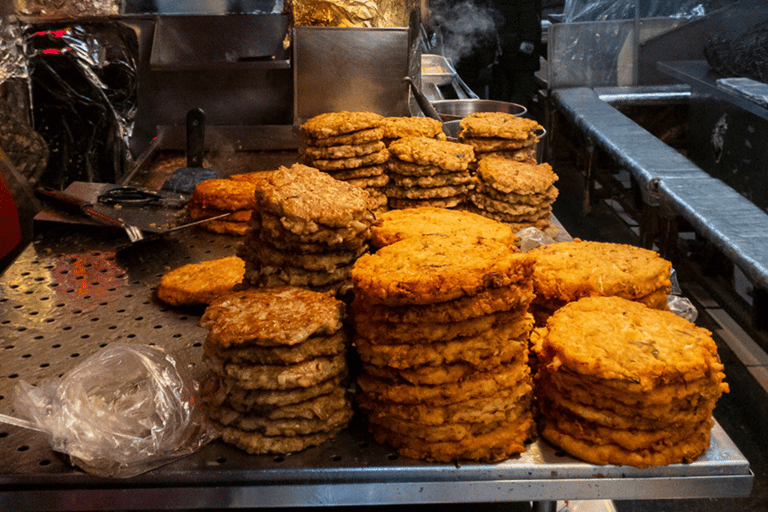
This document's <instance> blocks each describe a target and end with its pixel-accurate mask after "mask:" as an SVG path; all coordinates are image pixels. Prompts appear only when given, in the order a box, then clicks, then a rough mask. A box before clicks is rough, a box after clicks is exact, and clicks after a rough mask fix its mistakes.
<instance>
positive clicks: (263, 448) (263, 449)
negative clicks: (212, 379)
mask: <svg viewBox="0 0 768 512" xmlns="http://www.w3.org/2000/svg"><path fill="white" fill-rule="evenodd" d="M219 430H220V431H221V438H222V440H224V442H226V443H229V444H233V445H235V446H237V447H238V448H240V449H241V450H245V451H246V452H248V453H250V454H252V455H262V454H268V453H272V454H288V453H294V452H298V451H301V450H304V449H306V448H309V447H310V446H316V445H318V444H321V443H323V442H325V441H327V440H329V439H332V438H333V437H335V436H336V435H337V434H338V433H339V432H341V430H343V428H342V427H339V428H337V429H336V430H333V431H329V432H318V433H314V434H307V435H299V436H265V435H263V434H260V433H258V432H246V431H244V430H240V429H237V428H232V427H225V426H223V425H221V426H220V428H219Z"/></svg>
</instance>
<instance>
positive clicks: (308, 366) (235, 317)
mask: <svg viewBox="0 0 768 512" xmlns="http://www.w3.org/2000/svg"><path fill="white" fill-rule="evenodd" d="M343 307H344V306H343V303H341V302H340V301H339V300H337V299H335V298H334V297H333V296H332V295H330V294H324V293H319V292H314V291H311V290H306V289H302V288H295V287H285V288H270V289H255V288H251V289H249V290H245V291H243V292H232V293H230V294H227V295H224V296H222V297H220V298H218V299H216V300H214V301H213V302H212V303H211V304H210V305H209V306H208V308H206V310H205V313H204V314H203V317H202V319H201V325H203V326H204V327H206V328H207V329H208V334H207V336H206V339H205V342H204V345H203V347H204V355H203V361H204V363H205V365H206V366H207V367H208V369H209V375H208V377H207V379H206V381H205V382H204V383H203V386H202V390H201V396H202V399H203V401H204V403H205V404H206V405H207V408H208V413H209V416H210V417H211V418H212V419H213V420H214V421H215V422H217V423H218V427H219V429H220V430H221V432H222V437H223V439H224V441H226V442H228V443H231V444H234V445H236V446H238V447H240V448H241V449H243V450H246V451H247V452H249V453H252V454H266V453H291V452H296V451H299V450H303V449H304V448H307V447H309V446H313V445H317V444H319V443H322V442H323V441H325V440H327V439H329V438H331V437H333V436H334V435H335V434H337V433H338V432H339V431H340V430H342V429H343V428H345V427H346V426H347V424H348V423H349V420H350V419H351V418H352V405H351V399H350V397H349V396H348V395H347V393H346V380H347V376H348V368H347V362H346V350H347V346H348V339H347V336H346V332H345V331H344V330H343V327H342V315H343Z"/></svg>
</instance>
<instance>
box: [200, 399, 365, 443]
mask: <svg viewBox="0 0 768 512" xmlns="http://www.w3.org/2000/svg"><path fill="white" fill-rule="evenodd" d="M208 414H209V416H210V417H211V418H212V419H213V420H214V421H216V422H218V423H220V424H221V425H224V426H227V427H233V428H236V429H238V430H242V431H245V432H258V433H260V434H262V435H265V436H268V437H274V436H281V437H283V436H287V437H295V436H305V435H310V434H315V433H318V432H328V431H336V430H338V429H339V428H343V427H345V426H347V424H348V423H349V420H350V419H351V418H352V407H351V405H350V404H349V403H348V401H347V400H345V401H344V405H343V406H342V407H339V408H337V409H334V410H330V411H327V415H326V414H324V415H326V416H327V417H325V418H322V419H321V418H280V419H269V418H265V417H264V416H260V415H247V414H242V413H239V412H237V411H235V410H234V409H230V408H228V407H226V406H223V407H215V408H211V409H210V410H209V412H208Z"/></svg>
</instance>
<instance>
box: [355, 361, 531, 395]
mask: <svg viewBox="0 0 768 512" xmlns="http://www.w3.org/2000/svg"><path fill="white" fill-rule="evenodd" d="M527 379H530V371H529V369H528V365H527V364H526V362H525V361H522V360H520V361H518V360H515V361H513V362H512V363H509V364H500V365H498V366H497V367H495V368H491V369H488V370H486V371H484V372H478V373H476V374H474V375H472V376H470V377H468V378H466V379H464V380H462V381H459V382H455V383H448V384H444V385H441V386H416V385H412V384H402V383H393V382H391V381H389V380H382V379H378V378H375V377H373V376H371V375H368V374H361V375H360V376H359V377H358V379H357V385H358V386H359V387H360V389H361V391H362V392H363V393H365V394H366V395H368V396H369V397H370V398H371V399H373V400H379V401H387V402H393V403H399V404H425V405H449V404H455V403H457V402H463V401H465V400H471V399H474V398H481V397H490V396H495V395H496V394H497V393H500V392H503V391H504V390H508V389H510V388H514V387H516V386H517V385H518V384H519V383H520V382H523V381H526V380H527ZM529 382H530V381H529Z"/></svg>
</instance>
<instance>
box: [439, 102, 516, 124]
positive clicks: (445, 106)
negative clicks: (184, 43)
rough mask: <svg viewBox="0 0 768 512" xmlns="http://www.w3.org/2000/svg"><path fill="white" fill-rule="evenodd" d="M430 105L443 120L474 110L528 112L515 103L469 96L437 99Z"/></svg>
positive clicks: (459, 116) (512, 112)
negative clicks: (460, 98) (455, 98)
mask: <svg viewBox="0 0 768 512" xmlns="http://www.w3.org/2000/svg"><path fill="white" fill-rule="evenodd" d="M432 106H433V107H434V109H435V110H436V111H437V112H438V114H440V117H441V118H442V120H443V121H455V120H457V119H462V118H464V117H467V116H468V115H469V114H474V113H475V112H506V113H508V114H512V115H515V116H522V115H525V114H526V113H527V112H528V109H526V108H525V107H524V106H522V105H519V104H517V103H509V102H506V101H496V100H482V99H471V98H470V99H462V100H437V101H433V102H432Z"/></svg>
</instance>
